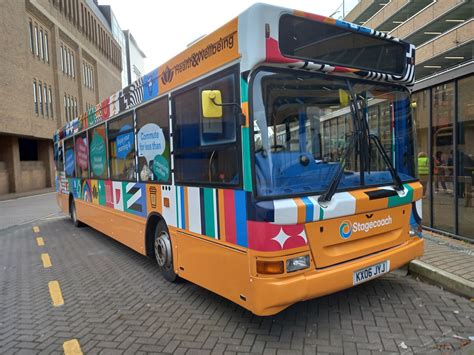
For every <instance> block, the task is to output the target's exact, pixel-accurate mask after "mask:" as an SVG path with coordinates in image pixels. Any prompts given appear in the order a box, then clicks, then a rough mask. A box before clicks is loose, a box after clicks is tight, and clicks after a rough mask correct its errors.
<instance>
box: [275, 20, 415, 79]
mask: <svg viewBox="0 0 474 355" xmlns="http://www.w3.org/2000/svg"><path fill="white" fill-rule="evenodd" d="M279 37H280V38H279V42H280V50H281V52H282V54H283V55H286V56H290V57H295V58H301V59H307V60H312V61H315V62H318V63H327V64H333V65H341V66H346V67H351V68H360V69H365V70H373V71H380V72H385V73H391V74H397V75H402V74H403V72H404V70H405V66H406V51H405V47H404V45H403V44H401V43H397V42H394V41H390V40H385V39H382V38H377V37H372V36H369V35H366V34H362V33H359V32H355V31H352V30H349V29H345V28H342V27H339V26H336V25H331V24H327V23H323V22H319V21H314V20H310V19H306V18H302V17H297V16H292V15H284V16H282V17H281V19H280V34H279Z"/></svg>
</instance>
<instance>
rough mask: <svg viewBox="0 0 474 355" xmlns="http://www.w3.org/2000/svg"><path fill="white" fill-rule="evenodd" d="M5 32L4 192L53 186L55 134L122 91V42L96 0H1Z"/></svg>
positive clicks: (0, 172) (1, 84)
mask: <svg viewBox="0 0 474 355" xmlns="http://www.w3.org/2000/svg"><path fill="white" fill-rule="evenodd" d="M0 33H2V36H1V39H0V63H2V65H1V67H0V78H1V81H0V109H1V113H0V194H6V193H13V192H23V191H28V190H33V189H39V188H45V187H50V186H54V166H53V165H54V161H53V144H52V137H53V134H54V132H55V130H56V129H57V128H59V127H61V126H63V125H64V124H65V123H66V122H68V121H70V120H72V119H73V118H74V117H76V116H77V114H78V113H79V112H82V111H85V110H86V109H87V108H89V107H91V106H92V105H95V104H96V103H97V102H99V100H100V98H103V97H107V96H109V95H111V94H112V93H114V92H115V91H117V90H119V89H120V88H121V77H120V74H121V71H122V55H121V47H120V45H119V43H117V41H116V40H114V38H113V36H112V34H111V29H110V26H109V24H108V23H107V21H106V20H105V18H104V16H103V15H102V13H101V12H100V11H99V9H98V7H97V5H96V4H95V3H94V2H93V1H92V0H23V1H18V0H3V1H2V2H1V4H0Z"/></svg>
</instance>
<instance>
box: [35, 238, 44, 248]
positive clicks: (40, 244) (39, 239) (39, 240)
mask: <svg viewBox="0 0 474 355" xmlns="http://www.w3.org/2000/svg"><path fill="white" fill-rule="evenodd" d="M36 243H37V244H38V246H39V247H44V240H43V238H42V237H36Z"/></svg>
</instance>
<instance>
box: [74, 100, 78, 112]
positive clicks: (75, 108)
mask: <svg viewBox="0 0 474 355" xmlns="http://www.w3.org/2000/svg"><path fill="white" fill-rule="evenodd" d="M74 116H75V117H77V116H78V115H77V97H75V98H74Z"/></svg>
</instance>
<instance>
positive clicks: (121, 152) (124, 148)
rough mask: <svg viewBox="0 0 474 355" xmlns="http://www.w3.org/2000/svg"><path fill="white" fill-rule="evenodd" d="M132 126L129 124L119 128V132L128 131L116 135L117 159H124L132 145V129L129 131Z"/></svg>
mask: <svg viewBox="0 0 474 355" xmlns="http://www.w3.org/2000/svg"><path fill="white" fill-rule="evenodd" d="M131 129H132V127H131V126H130V125H129V124H126V125H123V126H122V128H120V131H119V132H125V131H129V132H127V133H124V134H120V135H118V136H117V140H116V144H117V146H116V150H117V151H116V153H117V158H118V159H125V158H126V157H127V155H128V153H130V151H131V150H132V147H133V130H132V131H130V130H131Z"/></svg>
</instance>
